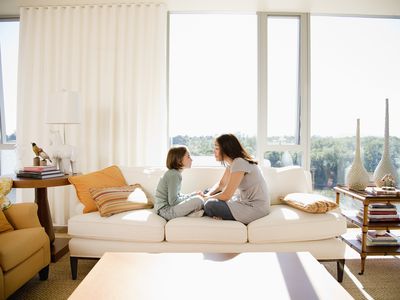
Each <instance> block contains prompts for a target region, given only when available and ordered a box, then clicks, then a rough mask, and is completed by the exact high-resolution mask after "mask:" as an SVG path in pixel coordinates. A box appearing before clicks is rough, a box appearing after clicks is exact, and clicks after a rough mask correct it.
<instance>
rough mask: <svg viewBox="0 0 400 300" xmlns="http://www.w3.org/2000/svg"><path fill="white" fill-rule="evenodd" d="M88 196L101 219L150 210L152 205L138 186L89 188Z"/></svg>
mask: <svg viewBox="0 0 400 300" xmlns="http://www.w3.org/2000/svg"><path fill="white" fill-rule="evenodd" d="M90 194H91V195H92V197H93V199H94V201H95V202H96V205H97V208H98V209H99V212H100V215H101V216H102V217H109V216H111V215H114V214H118V213H121V212H124V211H129V210H135V209H144V208H152V207H153V204H152V203H151V202H150V200H149V197H147V195H146V193H145V192H144V191H143V188H142V187H141V186H140V184H133V185H127V186H121V187H111V188H91V189H90Z"/></svg>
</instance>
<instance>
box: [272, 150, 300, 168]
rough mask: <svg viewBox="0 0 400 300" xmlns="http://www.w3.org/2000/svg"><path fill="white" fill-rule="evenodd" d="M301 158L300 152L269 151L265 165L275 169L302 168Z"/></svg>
mask: <svg viewBox="0 0 400 300" xmlns="http://www.w3.org/2000/svg"><path fill="white" fill-rule="evenodd" d="M301 158H302V153H301V152H299V151H281V152H279V151H267V152H265V153H264V165H265V166H271V167H274V168H280V167H287V166H301Z"/></svg>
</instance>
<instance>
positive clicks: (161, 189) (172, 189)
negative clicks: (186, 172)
mask: <svg viewBox="0 0 400 300" xmlns="http://www.w3.org/2000/svg"><path fill="white" fill-rule="evenodd" d="M181 185H182V174H181V172H179V171H178V170H175V169H170V170H168V171H167V172H165V173H164V175H163V176H162V177H161V179H160V181H159V182H158V185H157V190H156V197H155V198H156V201H155V202H156V203H155V204H154V208H155V209H156V210H157V211H159V210H160V209H161V208H163V207H166V206H174V205H177V204H178V203H179V202H181V201H183V200H186V199H188V198H189V197H190V194H189V195H183V194H181V193H180V191H181Z"/></svg>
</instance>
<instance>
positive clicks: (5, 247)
mask: <svg viewBox="0 0 400 300" xmlns="http://www.w3.org/2000/svg"><path fill="white" fill-rule="evenodd" d="M46 243H49V238H48V236H47V234H45V232H44V229H43V228H42V227H34V228H27V229H19V230H14V231H10V232H5V233H2V234H0V245H1V246H0V266H1V269H3V271H4V272H7V271H8V270H11V269H12V268H14V267H15V266H17V265H19V264H20V263H22V262H23V261H25V260H26V259H27V258H28V257H30V256H32V254H34V253H35V252H37V251H38V250H40V249H41V248H42V247H43V245H45V244H46ZM22 245H23V246H22Z"/></svg>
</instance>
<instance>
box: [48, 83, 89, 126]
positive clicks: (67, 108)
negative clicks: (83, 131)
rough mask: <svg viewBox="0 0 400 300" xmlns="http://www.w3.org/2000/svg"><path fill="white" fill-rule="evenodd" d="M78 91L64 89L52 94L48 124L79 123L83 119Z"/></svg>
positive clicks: (49, 103) (49, 102)
mask: <svg viewBox="0 0 400 300" xmlns="http://www.w3.org/2000/svg"><path fill="white" fill-rule="evenodd" d="M80 116H81V111H80V97H79V93H78V92H74V91H66V90H62V91H59V92H56V93H54V94H52V95H51V97H50V98H49V101H48V103H47V113H46V123H47V124H79V123H80V121H81V118H80Z"/></svg>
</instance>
